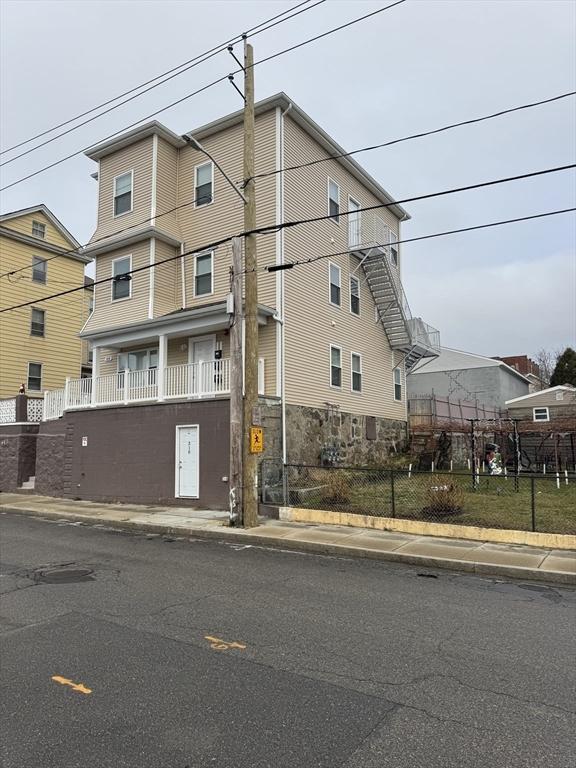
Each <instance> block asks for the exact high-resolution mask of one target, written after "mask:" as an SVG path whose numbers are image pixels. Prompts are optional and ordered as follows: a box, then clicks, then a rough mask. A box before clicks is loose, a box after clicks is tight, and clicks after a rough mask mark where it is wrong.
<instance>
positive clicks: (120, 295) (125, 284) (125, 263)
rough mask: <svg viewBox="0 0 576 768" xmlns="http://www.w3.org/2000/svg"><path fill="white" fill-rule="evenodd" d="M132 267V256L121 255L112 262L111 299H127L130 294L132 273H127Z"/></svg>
mask: <svg viewBox="0 0 576 768" xmlns="http://www.w3.org/2000/svg"><path fill="white" fill-rule="evenodd" d="M131 269H132V256H123V257H122V258H121V259H114V261H113V262H112V277H113V278H114V279H113V280H112V301H118V300H119V299H129V298H130V296H131V295H132V282H131V277H132V275H130V274H128V273H129V272H130V270H131Z"/></svg>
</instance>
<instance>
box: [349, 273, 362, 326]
mask: <svg viewBox="0 0 576 768" xmlns="http://www.w3.org/2000/svg"><path fill="white" fill-rule="evenodd" d="M352 280H354V281H355V282H356V284H357V285H358V312H354V311H353V309H352ZM360 312H361V301H360V278H358V277H356V275H350V314H351V315H353V316H354V317H360Z"/></svg>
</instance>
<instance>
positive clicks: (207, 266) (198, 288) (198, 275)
mask: <svg viewBox="0 0 576 768" xmlns="http://www.w3.org/2000/svg"><path fill="white" fill-rule="evenodd" d="M212 291H213V287H212V254H211V253H203V254H201V255H200V256H196V266H195V274H194V295H195V296H207V295H208V294H209V293H212Z"/></svg>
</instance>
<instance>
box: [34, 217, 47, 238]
mask: <svg viewBox="0 0 576 768" xmlns="http://www.w3.org/2000/svg"><path fill="white" fill-rule="evenodd" d="M32 235H33V237H40V238H41V239H42V240H44V238H45V237H46V224H42V222H41V221H33V222H32Z"/></svg>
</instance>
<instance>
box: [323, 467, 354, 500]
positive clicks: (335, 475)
mask: <svg viewBox="0 0 576 768" xmlns="http://www.w3.org/2000/svg"><path fill="white" fill-rule="evenodd" d="M323 479H324V485H323V487H322V501H323V502H326V503H327V504H347V503H348V502H349V501H350V491H351V488H350V478H349V477H348V475H347V473H345V472H343V471H341V470H340V471H338V470H337V471H334V470H329V471H328V472H327V473H326V474H325V476H324V478H323Z"/></svg>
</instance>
